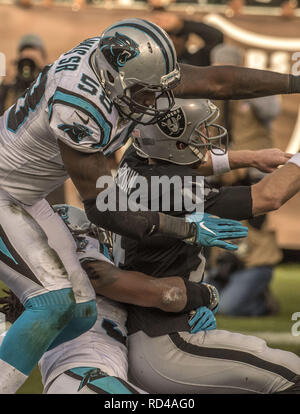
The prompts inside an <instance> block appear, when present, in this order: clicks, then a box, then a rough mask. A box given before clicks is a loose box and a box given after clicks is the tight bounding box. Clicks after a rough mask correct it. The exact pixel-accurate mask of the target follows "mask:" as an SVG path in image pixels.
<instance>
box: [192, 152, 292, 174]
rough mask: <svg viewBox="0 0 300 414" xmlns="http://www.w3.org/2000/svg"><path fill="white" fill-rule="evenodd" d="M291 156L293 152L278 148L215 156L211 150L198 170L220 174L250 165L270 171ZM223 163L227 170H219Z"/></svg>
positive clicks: (201, 172) (263, 170) (204, 172)
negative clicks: (289, 152)
mask: <svg viewBox="0 0 300 414" xmlns="http://www.w3.org/2000/svg"><path fill="white" fill-rule="evenodd" d="M291 157H292V154H288V153H286V152H283V151H281V150H280V149H278V148H268V149H263V150H258V151H250V150H241V151H228V154H225V155H216V156H214V157H212V156H211V153H210V152H209V153H208V159H207V162H206V163H204V164H202V165H199V167H198V168H197V170H198V171H199V173H200V174H201V175H204V176H208V175H218V174H222V173H224V172H227V171H230V170H236V169H238V168H249V167H254V168H257V169H258V170H260V171H262V172H265V173H269V172H272V171H275V169H276V168H277V167H278V166H279V165H283V164H285V163H286V162H287V161H288V160H289V159H290V158H291ZM223 165H224V166H225V170H222V171H219V170H218V169H219V167H220V169H222V166H223ZM226 167H227V169H226Z"/></svg>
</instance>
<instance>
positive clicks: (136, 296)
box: [82, 260, 218, 313]
mask: <svg viewBox="0 0 300 414" xmlns="http://www.w3.org/2000/svg"><path fill="white" fill-rule="evenodd" d="M82 267H83V268H84V269H85V271H86V272H87V274H88V276H89V278H90V280H91V283H92V285H93V287H94V289H95V292H96V293H97V294H98V295H103V296H106V297H108V298H110V299H113V300H116V301H118V302H124V303H129V304H133V305H138V306H143V307H152V308H157V309H160V310H162V311H165V312H184V313H185V312H189V311H191V310H193V309H196V308H197V307H199V306H207V307H208V308H212V309H213V308H215V307H216V305H217V303H216V300H217V301H218V298H217V297H216V291H215V290H214V288H213V286H211V285H208V284H198V283H194V282H189V281H184V280H183V279H182V278H181V277H177V276H174V277H165V278H154V277H151V276H148V275H145V274H144V273H141V272H133V271H126V270H121V269H119V268H117V267H116V266H114V265H113V264H111V263H108V262H105V261H100V260H97V261H93V262H84V263H82Z"/></svg>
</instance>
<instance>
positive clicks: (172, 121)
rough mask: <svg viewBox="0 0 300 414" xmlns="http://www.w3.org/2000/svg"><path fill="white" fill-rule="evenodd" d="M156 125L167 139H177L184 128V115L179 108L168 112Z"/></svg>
mask: <svg viewBox="0 0 300 414" xmlns="http://www.w3.org/2000/svg"><path fill="white" fill-rule="evenodd" d="M157 125H158V128H159V129H160V130H161V131H162V132H163V133H164V134H165V135H167V136H168V137H171V138H179V137H181V135H182V134H183V133H184V131H185V128H186V119H185V114H184V112H183V110H182V109H181V108H176V109H174V110H173V111H170V112H169V113H168V114H167V115H166V116H165V117H164V118H163V119H162V120H160V121H159V122H158V123H157Z"/></svg>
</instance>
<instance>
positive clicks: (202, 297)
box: [181, 279, 210, 313]
mask: <svg viewBox="0 0 300 414" xmlns="http://www.w3.org/2000/svg"><path fill="white" fill-rule="evenodd" d="M184 284H185V287H186V296H187V302H186V305H185V307H184V309H183V310H182V311H181V313H187V312H190V311H191V310H193V309H197V308H199V307H200V306H207V307H209V305H210V292H209V289H208V288H207V286H206V285H204V284H201V283H195V282H190V281H189V280H186V279H184Z"/></svg>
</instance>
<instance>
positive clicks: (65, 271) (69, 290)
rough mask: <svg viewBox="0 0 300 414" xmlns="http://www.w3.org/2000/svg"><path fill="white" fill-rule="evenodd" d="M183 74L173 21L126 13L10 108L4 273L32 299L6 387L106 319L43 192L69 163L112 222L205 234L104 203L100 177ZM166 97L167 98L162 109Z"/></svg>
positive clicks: (4, 160) (2, 182)
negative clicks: (161, 23)
mask: <svg viewBox="0 0 300 414" xmlns="http://www.w3.org/2000/svg"><path fill="white" fill-rule="evenodd" d="M179 79H180V71H179V68H178V65H177V62H176V54H175V51H174V47H173V45H172V43H171V42H170V40H169V38H168V36H167V35H166V34H165V32H163V31H162V30H161V29H160V28H158V27H157V26H155V25H153V24H151V23H148V22H146V21H143V20H139V19H130V20H125V21H121V22H119V23H116V24H115V25H113V26H112V27H110V28H108V29H107V30H106V31H105V32H104V33H103V34H102V36H101V37H100V38H93V39H88V40H86V41H83V42H82V43H81V44H80V45H78V46H76V47H75V48H74V49H72V50H70V51H68V52H66V53H64V54H63V55H62V56H60V57H59V59H58V60H57V61H56V62H54V63H53V64H52V65H50V66H47V67H46V68H44V70H43V71H42V72H41V73H40V75H39V76H38V78H37V80H36V82H35V83H34V84H32V86H31V87H30V88H29V89H28V90H27V91H26V92H25V94H24V96H23V97H21V98H19V99H18V101H17V102H16V104H15V105H13V106H12V107H11V108H9V109H8V110H7V111H6V112H5V113H4V115H3V116H2V117H1V118H0V210H1V214H0V226H1V227H0V260H1V262H0V265H1V279H2V280H3V281H4V283H5V284H6V285H7V286H8V287H9V288H10V289H12V290H13V292H15V293H16V295H17V296H18V297H19V298H20V300H21V302H22V303H23V304H24V305H25V309H26V310H25V312H24V313H23V314H22V316H21V317H20V318H19V319H18V320H17V321H16V323H15V324H14V325H13V327H12V328H11V329H10V331H9V333H8V335H6V337H5V339H4V341H3V343H2V345H1V348H0V379H1V381H0V393H14V392H15V391H16V390H17V389H18V388H19V387H20V385H21V384H22V383H23V382H24V381H25V379H26V378H27V376H28V375H29V373H30V372H31V370H32V369H33V367H34V366H35V364H36V362H37V361H38V360H39V359H40V357H41V356H42V354H43V352H44V351H45V350H47V349H49V347H54V346H56V345H57V344H59V343H62V342H64V341H66V340H70V339H72V338H74V337H76V336H78V335H80V334H81V333H83V332H85V331H87V330H88V329H89V328H90V327H91V326H93V324H94V323H95V320H96V316H97V310H96V304H95V295H94V291H93V289H92V287H91V285H90V282H89V280H88V279H87V277H86V273H85V272H84V271H83V269H82V268H81V266H80V264H79V262H78V259H77V257H76V248H75V245H74V240H73V238H72V237H71V235H70V233H69V231H68V229H67V228H66V226H65V225H64V224H63V223H62V221H61V219H60V218H59V217H58V216H57V215H56V214H55V213H54V212H53V210H52V209H51V208H50V206H49V204H48V203H47V202H46V200H45V198H44V197H45V196H46V195H47V194H48V193H49V192H50V191H52V190H54V189H55V188H56V187H58V186H59V185H61V184H62V183H63V182H64V181H65V180H66V178H67V177H68V174H69V175H70V176H71V177H72V178H73V181H74V183H75V185H76V186H77V188H78V190H79V192H80V193H81V196H82V197H83V199H84V200H88V201H86V206H87V211H88V212H89V215H90V217H92V219H93V220H94V221H97V219H99V217H100V216H101V220H104V222H105V225H106V226H108V227H112V229H113V230H115V231H119V232H120V233H121V234H124V232H125V234H127V232H129V235H131V236H135V237H142V236H143V235H144V234H149V233H154V232H155V231H157V230H160V231H166V232H169V229H170V228H171V229H172V231H171V233H172V234H174V237H179V238H188V239H189V240H192V241H195V242H196V243H198V242H200V228H199V229H197V226H195V225H193V224H191V223H186V222H185V221H184V220H181V219H180V220H176V219H175V220H173V221H172V223H167V225H166V226H165V229H163V228H162V227H163V226H162V223H163V220H162V219H163V215H160V216H159V215H158V213H157V212H155V213H151V212H149V213H146V212H145V213H144V212H142V213H140V214H139V213H133V214H130V212H126V213H124V212H121V213H120V214H119V213H118V212H116V213H114V214H112V216H111V215H110V214H109V213H108V214H107V212H105V213H103V217H102V213H101V214H98V211H97V210H96V212H95V211H94V210H95V196H96V195H97V191H98V190H97V189H96V181H97V179H98V178H99V177H100V176H102V175H103V174H107V175H109V174H110V171H109V169H108V167H107V163H106V159H105V155H107V154H109V153H110V152H113V151H115V150H116V149H117V148H119V147H120V146H121V145H122V143H123V142H125V141H126V140H127V139H128V136H129V134H130V130H131V129H132V128H133V125H134V124H135V122H144V123H151V122H156V121H157V119H159V118H160V117H161V116H162V115H163V114H165V113H166V111H168V110H169V109H170V107H171V106H172V104H173V94H172V92H171V88H172V87H174V86H175V85H176V84H178V82H179ZM161 96H165V97H166V99H167V102H168V104H167V106H166V107H164V108H158V104H157V101H158V98H160V97H161ZM160 219H161V220H160ZM159 221H161V224H159ZM117 223H119V224H117ZM132 223H133V224H132ZM170 224H171V226H170ZM228 224H229V225H232V230H233V232H234V231H235V230H236V232H235V233H234V234H235V235H236V236H237V237H238V236H239V235H240V236H241V237H243V236H245V235H246V232H245V231H244V229H243V228H241V226H240V225H239V224H236V223H228ZM235 226H236V227H235ZM176 228H177V230H176ZM83 315H85V317H84V318H83V317H82V316H83ZM33 327H34V329H33ZM19 343H22V353H20V352H16V347H18V346H19Z"/></svg>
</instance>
